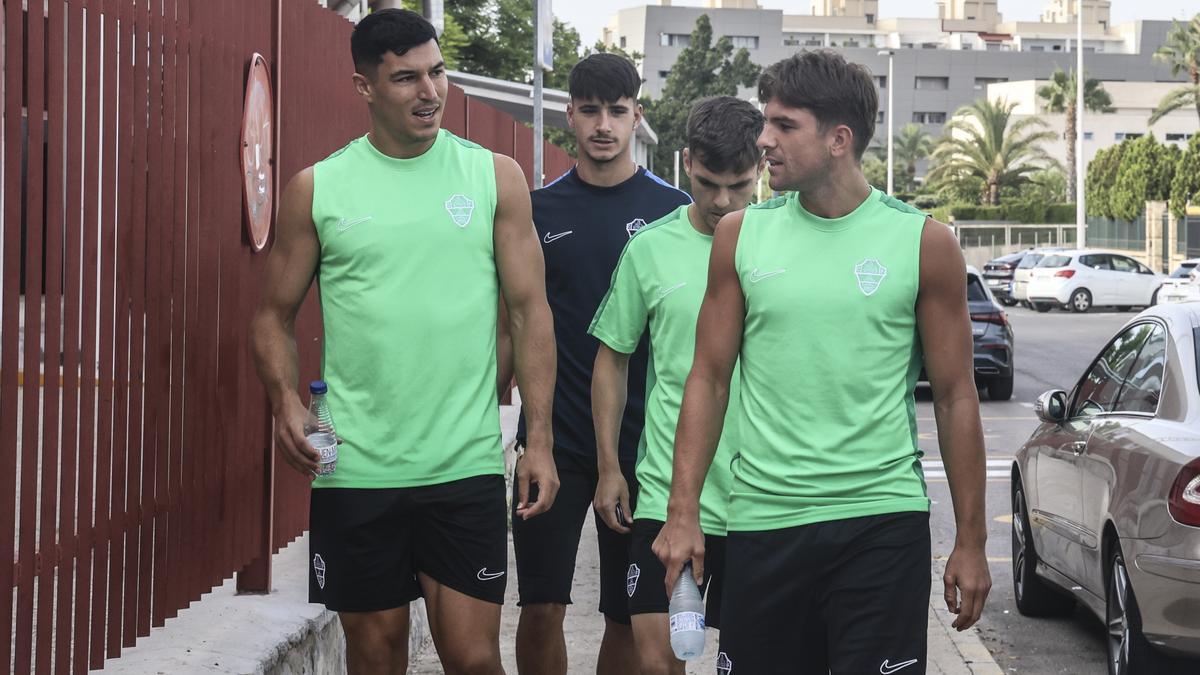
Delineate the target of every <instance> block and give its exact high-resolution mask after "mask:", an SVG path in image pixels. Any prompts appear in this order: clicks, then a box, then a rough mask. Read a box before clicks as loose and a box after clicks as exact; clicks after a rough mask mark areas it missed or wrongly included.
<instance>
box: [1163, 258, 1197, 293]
mask: <svg viewBox="0 0 1200 675" xmlns="http://www.w3.org/2000/svg"><path fill="white" fill-rule="evenodd" d="M1197 265H1200V258H1192V259H1191V260H1184V261H1183V263H1182V264H1180V265H1179V267H1177V268H1176V269H1175V271H1174V272H1171V276H1169V277H1167V280H1166V281H1164V282H1163V283H1162V286H1160V287H1159V289H1158V301H1159V302H1160V303H1164V304H1165V303H1168V302H1187V301H1189V300H1200V278H1197V277H1200V268H1198V267H1197Z"/></svg>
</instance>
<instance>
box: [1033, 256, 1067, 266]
mask: <svg viewBox="0 0 1200 675" xmlns="http://www.w3.org/2000/svg"><path fill="white" fill-rule="evenodd" d="M1070 264H1071V256H1069V255H1048V256H1046V257H1045V258H1042V261H1041V262H1040V263H1038V267H1066V266H1067V265H1070Z"/></svg>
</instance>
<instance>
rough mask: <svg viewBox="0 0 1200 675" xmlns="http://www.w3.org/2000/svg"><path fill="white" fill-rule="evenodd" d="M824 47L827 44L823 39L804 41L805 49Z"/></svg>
mask: <svg viewBox="0 0 1200 675" xmlns="http://www.w3.org/2000/svg"><path fill="white" fill-rule="evenodd" d="M824 45H825V42H824V41H822V40H821V38H809V39H807V40H805V41H804V46H805V47H822V46H824Z"/></svg>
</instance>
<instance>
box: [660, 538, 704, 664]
mask: <svg viewBox="0 0 1200 675" xmlns="http://www.w3.org/2000/svg"><path fill="white" fill-rule="evenodd" d="M667 611H668V612H669V613H670V622H671V649H672V650H673V651H674V652H675V658H677V659H679V660H680V661H691V660H692V659H698V658H700V656H701V655H702V654H703V653H704V598H702V597H700V587H699V586H697V585H696V580H695V579H694V578H693V577H692V563H691V561H688V562H687V563H686V564H684V566H683V571H682V572H681V573H680V574H679V579H677V580H676V581H675V588H674V589H673V590H672V591H671V604H670V605H669V606H668V609H667Z"/></svg>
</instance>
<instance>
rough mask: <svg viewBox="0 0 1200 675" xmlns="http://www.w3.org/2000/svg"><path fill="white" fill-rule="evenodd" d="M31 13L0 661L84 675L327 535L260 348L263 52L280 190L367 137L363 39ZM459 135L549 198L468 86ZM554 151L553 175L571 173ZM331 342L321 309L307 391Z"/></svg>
mask: <svg viewBox="0 0 1200 675" xmlns="http://www.w3.org/2000/svg"><path fill="white" fill-rule="evenodd" d="M24 4H25V3H23V2H21V0H5V1H4V4H3V12H2V13H0V21H2V24H3V26H2V30H3V36H4V45H3V54H2V56H3V72H4V80H3V85H4V89H3V103H2V110H3V114H4V117H3V142H2V146H0V181H2V185H3V193H2V201H0V213H2V217H3V230H2V232H0V588H7V589H11V592H7V593H0V622H3V623H6V624H8V627H9V635H10V639H9V640H4V641H3V642H0V663H9V664H10V670H11V671H12V672H29V671H34V670H36V671H38V672H62V673H65V672H78V673H82V672H85V671H86V670H87V669H88V668H89V667H91V668H97V667H100V666H102V665H103V662H104V659H105V658H112V657H117V656H119V655H120V653H121V650H122V649H123V648H125V647H129V646H132V645H133V644H134V642H135V640H136V638H137V637H138V636H143V635H146V634H148V633H149V631H150V627H151V626H159V625H162V624H163V622H164V621H165V620H166V619H167V618H170V617H172V616H174V615H175V614H176V613H177V612H178V611H179V610H180V609H182V608H185V607H186V606H187V605H188V604H189V603H191V602H193V601H195V600H197V599H199V597H200V595H201V594H202V593H204V592H206V591H208V590H209V589H211V588H212V587H213V586H215V585H217V584H219V583H220V582H221V581H222V580H223V579H226V578H228V577H229V576H231V575H232V574H234V573H236V572H238V571H241V572H242V578H241V579H240V582H241V586H242V587H243V588H245V589H247V590H256V589H264V588H268V587H269V586H268V584H269V568H268V566H267V564H266V562H267V561H268V560H269V555H270V553H272V552H274V551H275V550H278V548H280V547H281V546H283V545H285V544H286V543H287V542H289V541H291V540H292V539H294V538H295V537H296V536H297V535H299V534H300V533H301V532H302V531H303V530H304V529H305V528H306V527H307V520H308V518H307V511H308V508H307V505H308V483H307V481H306V480H304V479H303V478H302V477H300V476H298V475H296V474H294V473H293V472H291V471H290V470H280V471H275V466H274V458H273V453H272V451H271V448H270V438H271V435H270V416H269V410H268V407H267V405H266V399H265V397H264V394H263V391H262V388H261V386H260V385H259V384H258V381H257V379H256V378H255V376H254V374H253V368H252V364H251V360H250V356H249V351H248V349H247V346H246V345H247V321H248V318H249V316H250V313H251V312H252V311H253V307H254V304H255V302H256V300H257V295H258V293H257V289H258V287H259V285H260V283H261V279H262V271H263V263H264V262H265V259H266V256H265V254H255V253H253V252H252V250H251V248H250V244H249V240H248V238H247V237H246V235H245V234H244V230H243V223H242V218H243V216H242V205H241V178H240V167H239V165H238V157H239V152H240V148H239V143H240V140H239V133H240V127H241V118H242V94H243V90H244V86H245V77H246V71H247V67H248V64H249V59H250V56H251V54H252V53H254V52H259V53H262V54H264V55H265V56H266V57H267V59H268V61H269V62H271V64H272V66H273V69H274V73H275V79H274V84H275V92H276V96H277V111H278V116H277V118H276V119H277V122H278V124H277V127H278V138H277V145H276V147H277V157H276V158H275V161H276V167H277V169H278V170H277V171H276V176H277V177H279V179H281V180H286V179H287V178H288V177H290V176H291V175H293V174H294V173H296V172H297V171H299V170H300V169H302V168H303V167H305V166H307V165H309V164H311V163H313V162H314V161H317V160H319V159H320V158H322V157H324V156H326V155H327V154H329V153H330V152H332V151H333V150H335V149H337V148H338V147H340V146H341V145H343V144H345V143H346V142H347V141H348V140H349V139H350V138H352V137H354V136H357V135H359V134H361V133H363V131H364V130H365V129H366V126H367V122H368V119H367V115H366V109H365V107H364V106H363V104H362V103H361V102H360V101H359V99H358V98H357V97H356V95H355V94H354V91H353V89H352V87H351V85H350V78H349V74H350V72H351V70H352V68H351V64H350V58H349V48H348V44H349V35H350V32H351V30H352V26H351V25H350V24H349V23H348V22H346V21H345V20H344V19H342V18H341V17H339V16H338V15H336V14H334V13H332V12H329V11H328V10H325V9H322V8H321V7H320V6H318V5H317V4H316V3H315V2H313V1H312V0H275V1H274V2H272V1H270V0H262V1H259V0H255V1H254V2H250V1H246V0H48V1H47V2H43V0H36V1H33V2H29V3H28V6H29V11H28V12H26V11H25V10H24V9H23V6H24ZM43 6H44V7H45V9H44V15H43V10H42V8H43ZM30 111H33V113H32V114H30ZM445 126H446V127H447V128H448V129H450V130H452V131H454V132H455V133H458V134H460V135H464V136H465V137H467V138H471V139H472V140H475V141H477V142H480V143H481V144H484V145H486V146H488V147H490V148H492V149H494V150H496V151H498V152H504V153H507V154H513V155H515V156H516V158H517V159H518V161H520V162H521V164H522V166H523V167H524V168H525V170H526V177H527V178H529V179H531V181H532V173H531V168H530V165H531V164H532V161H531V160H532V157H531V155H532V152H531V150H530V146H531V144H532V134H531V133H530V131H529V130H528V129H527V128H526V127H524V126H523V125H521V124H518V123H515V122H514V121H513V120H512V119H511V118H509V117H508V116H507V115H505V114H504V113H501V112H499V111H497V110H495V109H492V108H490V107H488V106H486V105H483V104H481V103H480V102H478V101H473V100H468V99H467V98H466V97H465V96H463V94H462V91H461V90H459V89H457V88H452V91H451V94H450V97H449V100H448V102H447V109H446V115H445ZM545 156H546V170H545V173H546V176H547V180H553V179H554V178H555V177H557V176H558V175H560V174H561V173H563V172H565V171H566V170H568V169H569V168H570V159H569V158H568V156H567V155H566V153H564V152H563V151H562V150H560V149H558V148H556V147H554V146H550V145H549V144H547V147H546V155H545ZM320 339H321V331H320V317H319V314H318V310H317V306H316V303H315V302H313V301H312V298H310V301H309V302H308V303H307V304H306V306H305V307H304V309H303V311H302V313H301V317H300V320H299V323H298V347H299V354H300V364H301V366H300V372H301V377H302V379H311V378H313V377H316V376H317V375H318V369H319V355H320Z"/></svg>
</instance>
